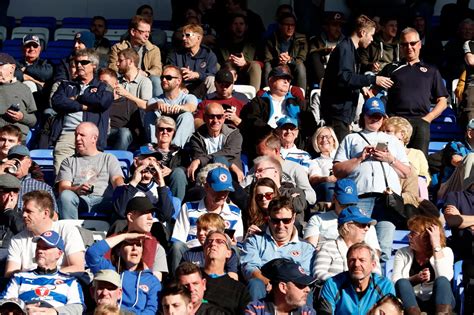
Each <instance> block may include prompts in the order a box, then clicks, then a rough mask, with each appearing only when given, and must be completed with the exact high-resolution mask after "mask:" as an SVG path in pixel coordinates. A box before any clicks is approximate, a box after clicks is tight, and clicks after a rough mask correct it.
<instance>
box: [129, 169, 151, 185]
mask: <svg viewBox="0 0 474 315" xmlns="http://www.w3.org/2000/svg"><path fill="white" fill-rule="evenodd" d="M147 167H148V163H143V164H141V165H139V166H137V168H136V169H135V172H133V176H132V179H131V180H130V185H132V186H133V187H136V186H137V185H138V184H139V183H140V182H141V181H142V172H143V170H144V169H145V168H147Z"/></svg>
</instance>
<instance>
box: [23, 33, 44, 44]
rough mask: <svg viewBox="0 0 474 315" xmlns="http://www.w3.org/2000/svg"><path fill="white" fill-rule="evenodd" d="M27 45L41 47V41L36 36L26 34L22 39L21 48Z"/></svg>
mask: <svg viewBox="0 0 474 315" xmlns="http://www.w3.org/2000/svg"><path fill="white" fill-rule="evenodd" d="M29 43H36V44H38V45H40V46H41V41H40V38H39V37H38V35H32V34H28V35H25V36H24V37H23V46H25V45H26V44H29Z"/></svg>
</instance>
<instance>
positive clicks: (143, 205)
mask: <svg viewBox="0 0 474 315" xmlns="http://www.w3.org/2000/svg"><path fill="white" fill-rule="evenodd" d="M155 210H156V207H155V206H153V204H152V203H151V201H150V199H148V197H134V198H132V199H130V201H129V202H128V203H127V207H126V209H125V213H126V214H127V213H129V212H132V211H138V212H143V213H147V212H154V211H155Z"/></svg>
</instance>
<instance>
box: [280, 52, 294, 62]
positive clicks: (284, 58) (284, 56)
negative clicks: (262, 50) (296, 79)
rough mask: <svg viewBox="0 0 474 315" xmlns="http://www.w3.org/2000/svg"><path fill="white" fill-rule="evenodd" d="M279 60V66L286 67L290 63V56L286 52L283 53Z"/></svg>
mask: <svg viewBox="0 0 474 315" xmlns="http://www.w3.org/2000/svg"><path fill="white" fill-rule="evenodd" d="M279 60H280V64H281V65H286V64H287V63H289V62H290V61H291V56H290V55H289V54H288V52H284V53H281V54H280V56H279Z"/></svg>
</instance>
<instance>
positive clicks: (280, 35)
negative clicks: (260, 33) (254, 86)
mask: <svg viewBox="0 0 474 315" xmlns="http://www.w3.org/2000/svg"><path fill="white" fill-rule="evenodd" d="M295 29H296V17H295V16H294V15H293V14H292V13H290V14H282V15H280V16H279V17H278V29H277V30H276V31H275V32H274V33H273V34H272V36H271V37H270V38H269V39H267V41H266V43H265V57H264V62H265V70H264V80H265V82H264V83H267V80H268V79H269V76H270V75H269V74H270V72H271V70H272V68H273V67H277V66H282V65H288V66H289V67H290V69H291V72H292V73H294V75H295V77H294V81H293V82H294V84H295V85H296V86H299V87H301V88H302V89H303V90H306V67H305V65H304V62H305V61H306V54H307V53H308V42H307V40H306V36H305V35H304V34H299V33H296V32H295Z"/></svg>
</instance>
